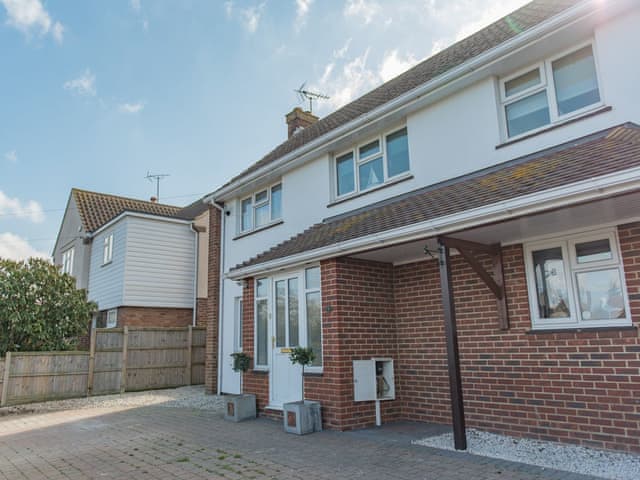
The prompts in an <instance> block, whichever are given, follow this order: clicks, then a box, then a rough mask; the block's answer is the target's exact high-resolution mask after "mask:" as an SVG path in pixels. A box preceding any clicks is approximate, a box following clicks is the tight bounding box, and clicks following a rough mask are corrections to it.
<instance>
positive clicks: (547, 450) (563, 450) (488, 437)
mask: <svg viewBox="0 0 640 480" xmlns="http://www.w3.org/2000/svg"><path fill="white" fill-rule="evenodd" d="M413 443H414V444H416V445H424V446H427V447H435V448H441V449H445V450H454V447H453V434H452V433H446V434H444V435H438V436H434V437H427V438H423V439H422V440H414V441H413ZM467 447H468V449H467V451H468V452H469V453H473V454H475V455H482V456H485V457H492V458H499V459H502V460H511V461H514V462H522V463H528V464H530V465H537V466H539V467H545V468H553V469H557V470H564V471H568V472H575V473H581V474H585V475H594V476H596V477H602V478H610V479H614V480H639V479H640V455H633V454H626V453H616V452H610V451H603V450H596V449H593V448H586V447H579V446H575V445H564V444H559V443H555V442H544V441H540V440H530V439H524V438H514V437H509V436H506V435H497V434H495V433H488V432H481V431H479V430H474V429H468V430H467Z"/></svg>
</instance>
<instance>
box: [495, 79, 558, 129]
mask: <svg viewBox="0 0 640 480" xmlns="http://www.w3.org/2000/svg"><path fill="white" fill-rule="evenodd" d="M505 113H506V116H507V130H508V133H509V136H510V137H513V136H515V135H519V134H521V133H524V132H528V131H529V130H533V129H534V128H538V127H542V126H543V125H547V124H548V123H549V122H550V121H551V117H550V116H549V104H548V102H547V92H546V91H544V90H543V91H542V92H539V93H535V94H533V95H529V96H528V97H525V98H523V99H522V100H517V101H515V102H513V103H510V104H509V105H507V106H506V107H505Z"/></svg>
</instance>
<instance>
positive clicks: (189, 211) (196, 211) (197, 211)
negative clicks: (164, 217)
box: [178, 198, 209, 220]
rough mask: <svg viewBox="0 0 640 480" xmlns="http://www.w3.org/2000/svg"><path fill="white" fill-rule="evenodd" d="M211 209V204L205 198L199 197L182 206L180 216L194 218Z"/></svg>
mask: <svg viewBox="0 0 640 480" xmlns="http://www.w3.org/2000/svg"><path fill="white" fill-rule="evenodd" d="M208 209H209V205H208V204H206V203H204V202H203V198H199V199H198V200H196V201H195V202H193V203H190V204H189V205H187V206H186V207H182V208H181V209H180V211H179V212H178V216H179V217H181V218H188V219H189V220H193V219H194V218H196V217H197V216H198V215H201V214H202V213H204V212H206V211H207V210H208Z"/></svg>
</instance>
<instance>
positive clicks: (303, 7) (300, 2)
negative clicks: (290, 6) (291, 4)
mask: <svg viewBox="0 0 640 480" xmlns="http://www.w3.org/2000/svg"><path fill="white" fill-rule="evenodd" d="M313 2H314V0H296V23H295V28H296V30H297V31H300V29H301V28H302V27H304V26H305V24H306V23H307V15H309V9H310V8H311V4H313Z"/></svg>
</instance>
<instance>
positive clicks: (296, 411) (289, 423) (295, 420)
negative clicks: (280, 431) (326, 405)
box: [283, 400, 322, 435]
mask: <svg viewBox="0 0 640 480" xmlns="http://www.w3.org/2000/svg"><path fill="white" fill-rule="evenodd" d="M283 410H284V411H283V417H284V431H285V432H288V433H295V434H297V435H305V434H307V433H312V432H321V431H322V414H321V412H320V402H314V401H311V400H305V401H303V402H302V401H299V402H291V403H285V404H284V405H283Z"/></svg>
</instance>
